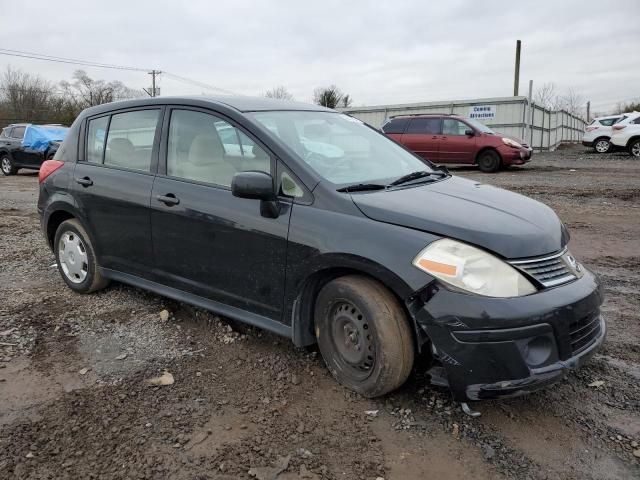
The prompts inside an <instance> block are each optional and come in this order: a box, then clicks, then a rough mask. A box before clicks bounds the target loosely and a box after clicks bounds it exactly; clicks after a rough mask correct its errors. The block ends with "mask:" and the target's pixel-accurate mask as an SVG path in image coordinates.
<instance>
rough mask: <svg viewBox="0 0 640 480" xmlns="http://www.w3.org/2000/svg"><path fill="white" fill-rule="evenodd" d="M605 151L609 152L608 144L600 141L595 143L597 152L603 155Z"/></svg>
mask: <svg viewBox="0 0 640 480" xmlns="http://www.w3.org/2000/svg"><path fill="white" fill-rule="evenodd" d="M607 150H609V142H607V141H606V140H600V141H599V142H598V143H596V151H597V152H599V153H605V152H606V151H607Z"/></svg>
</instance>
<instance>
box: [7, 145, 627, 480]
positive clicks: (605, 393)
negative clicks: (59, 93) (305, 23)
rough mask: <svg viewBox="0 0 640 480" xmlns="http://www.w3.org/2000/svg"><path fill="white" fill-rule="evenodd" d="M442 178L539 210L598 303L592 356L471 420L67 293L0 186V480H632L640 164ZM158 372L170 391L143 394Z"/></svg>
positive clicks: (200, 320)
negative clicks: (510, 195)
mask: <svg viewBox="0 0 640 480" xmlns="http://www.w3.org/2000/svg"><path fill="white" fill-rule="evenodd" d="M452 170H453V173H455V174H458V175H461V176H464V177H469V178H474V179H477V180H479V181H482V182H487V183H491V184H494V185H497V186H500V187H503V188H508V189H510V190H514V191H517V192H520V193H524V194H526V195H529V196H531V197H533V198H536V199H538V200H540V201H543V202H545V203H547V204H548V205H550V206H551V207H552V208H554V209H555V210H556V212H558V214H559V215H560V217H561V218H562V220H563V221H564V222H565V223H566V224H567V225H568V227H569V228H570V230H571V232H572V241H571V249H572V251H573V253H574V254H575V255H576V256H577V257H578V258H579V259H581V260H582V261H583V262H584V263H585V264H586V265H587V266H589V267H590V268H592V269H593V270H595V271H596V272H597V273H598V274H600V275H601V277H602V279H603V281H604V283H605V285H606V290H607V300H606V303H605V305H604V313H605V314H606V317H607V320H608V325H609V336H608V340H607V342H606V344H605V346H604V348H603V349H602V350H601V352H600V354H598V355H597V356H596V357H595V358H594V359H593V360H592V361H591V362H590V364H588V365H587V366H586V367H585V368H583V369H582V370H580V371H579V372H576V373H573V374H570V375H569V376H568V377H567V378H566V379H565V380H564V381H562V382H560V383H559V384H557V385H554V386H552V387H550V388H548V389H547V390H545V391H542V392H538V393H535V394H533V395H530V396H528V397H524V398H518V399H513V400H508V401H494V402H485V403H476V404H475V405H473V406H474V408H475V409H477V410H479V411H481V412H482V416H481V417H479V418H470V417H468V416H465V415H464V414H463V413H462V412H461V410H460V408H459V406H458V405H456V404H454V403H453V402H451V400H450V397H449V395H447V393H446V392H443V391H439V390H435V389H433V388H431V387H429V386H428V385H427V384H426V381H425V376H424V374H423V373H422V372H421V371H420V370H418V369H417V370H416V371H415V372H414V373H413V374H412V376H411V378H410V380H409V381H408V382H407V384H406V385H405V386H404V387H402V388H401V389H400V390H399V391H397V392H394V393H393V394H391V395H387V396H386V397H383V398H381V399H377V400H367V399H363V398H361V397H359V396H358V395H356V394H353V393H351V392H349V391H348V390H346V389H344V388H342V387H340V386H339V385H337V384H336V383H335V382H334V381H333V380H332V379H331V377H330V376H329V374H328V373H327V371H326V370H325V368H324V366H323V363H322V359H321V358H320V356H319V354H318V353H317V351H316V350H315V349H306V350H303V349H296V348H294V347H293V345H292V344H291V343H290V342H289V341H288V340H286V339H282V338H278V337H275V336H273V335H271V334H267V333H263V332H260V331H258V330H254V329H251V328H247V327H242V326H239V325H235V324H232V323H228V322H226V321H225V320H224V319H220V318H218V317H216V316H215V315H213V314H211V313H208V312H205V311H202V310H198V309H194V308H192V307H190V306H187V305H184V304H180V303H176V302H173V301H170V300H167V299H164V298H162V297H158V296H156V295H153V294H150V293H146V292H143V291H141V290H138V289H135V288H131V287H127V286H123V285H118V284H113V285H112V286H111V287H110V288H108V289H106V290H104V291H102V292H99V293H96V294H93V295H86V296H83V295H76V294H74V293H72V292H71V291H70V290H69V289H68V288H66V286H65V284H64V283H63V282H62V280H61V279H60V278H59V276H58V273H57V270H56V269H55V268H52V267H51V266H52V264H53V262H54V260H53V255H52V254H51V252H50V251H49V250H48V248H47V247H46V245H45V243H44V240H43V239H42V236H41V234H40V230H39V225H38V218H37V214H36V211H35V203H36V198H37V176H36V175H34V174H32V173H25V174H21V175H18V176H15V177H3V178H0V214H1V215H0V262H1V263H0V285H2V287H3V301H2V302H0V342H1V343H0V429H1V430H2V431H1V434H0V478H29V479H44V478H51V479H53V478H55V479H79V478H82V479H90V478H100V479H120V478H131V479H144V478H149V479H150V478H154V479H155V478H171V479H237V478H249V479H250V478H256V479H258V480H266V479H276V478H277V479H279V480H287V479H289V480H291V479H338V478H340V479H371V480H374V479H377V478H380V477H381V478H384V479H387V480H389V479H391V480H393V479H413V478H416V479H417V478H420V479H422V478H438V479H445V480H446V479H467V478H474V479H481V480H482V479H490V478H491V479H493V478H506V479H562V480H566V479H629V478H640V458H639V457H640V446H639V445H638V444H639V443H640V344H639V339H640V315H639V314H638V312H639V311H640V293H639V292H638V284H639V283H640V253H639V252H640V240H639V238H640V235H639V233H640V162H638V161H634V160H632V159H631V158H630V157H628V156H627V155H625V154H619V155H618V154H612V155H609V156H598V155H595V154H593V153H591V152H589V151H586V150H585V149H583V148H582V147H571V148H567V149H563V150H560V151H558V152H553V153H541V154H537V155H535V156H534V160H533V161H532V162H531V163H530V164H529V165H527V166H525V167H523V168H513V169H509V170H506V171H502V172H500V173H498V174H494V175H484V174H481V173H479V172H477V171H476V170H475V169H473V168H467V167H459V168H455V167H454V168H452ZM165 371H166V372H169V373H170V374H171V376H172V378H173V380H174V383H173V384H171V385H162V386H157V385H149V384H148V383H147V382H146V381H145V380H147V379H149V378H151V377H157V376H159V375H162V374H163V373H164V372H165ZM165 378H166V376H165Z"/></svg>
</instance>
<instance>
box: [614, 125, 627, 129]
mask: <svg viewBox="0 0 640 480" xmlns="http://www.w3.org/2000/svg"><path fill="white" fill-rule="evenodd" d="M626 127H627V126H626V125H614V126H613V129H614V130H622V129H623V128H626Z"/></svg>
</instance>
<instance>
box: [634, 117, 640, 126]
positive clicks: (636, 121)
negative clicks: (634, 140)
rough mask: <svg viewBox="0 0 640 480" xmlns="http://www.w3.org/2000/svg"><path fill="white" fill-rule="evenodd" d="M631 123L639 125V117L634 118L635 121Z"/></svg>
mask: <svg viewBox="0 0 640 480" xmlns="http://www.w3.org/2000/svg"><path fill="white" fill-rule="evenodd" d="M633 123H634V124H635V125H640V117H638V118H636V119H635V120H634V121H633Z"/></svg>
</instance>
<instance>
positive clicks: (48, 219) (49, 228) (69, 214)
mask: <svg viewBox="0 0 640 480" xmlns="http://www.w3.org/2000/svg"><path fill="white" fill-rule="evenodd" d="M47 210H48V212H47V214H46V216H45V217H44V225H43V227H44V228H43V229H44V233H45V236H46V239H47V243H48V244H49V247H50V248H52V249H53V242H54V239H55V235H56V231H57V230H58V227H59V226H60V224H61V223H62V222H64V221H65V220H71V219H75V220H77V221H78V222H80V225H82V228H84V230H85V231H86V232H87V235H89V240H90V241H91V243H92V245H93V248H94V251H95V241H94V239H93V235H92V234H91V230H90V229H88V228H87V222H86V221H85V220H84V219H83V218H82V215H80V213H79V212H78V211H77V210H76V209H75V208H74V207H73V205H70V204H69V203H67V202H64V201H60V202H56V203H54V204H52V205H51V206H49V208H48V209H47ZM96 255H97V252H96Z"/></svg>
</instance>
